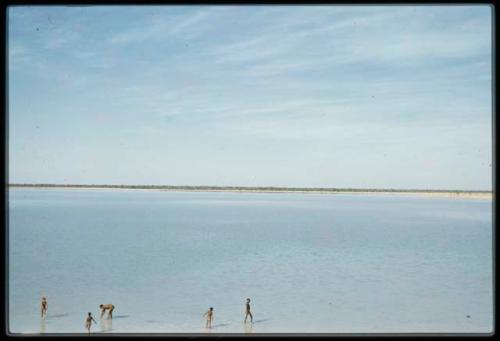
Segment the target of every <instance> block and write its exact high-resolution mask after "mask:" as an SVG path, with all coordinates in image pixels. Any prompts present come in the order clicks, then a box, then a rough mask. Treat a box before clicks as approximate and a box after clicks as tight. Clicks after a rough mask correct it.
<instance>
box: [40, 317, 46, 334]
mask: <svg viewBox="0 0 500 341" xmlns="http://www.w3.org/2000/svg"><path fill="white" fill-rule="evenodd" d="M44 333H45V319H40V334H44Z"/></svg>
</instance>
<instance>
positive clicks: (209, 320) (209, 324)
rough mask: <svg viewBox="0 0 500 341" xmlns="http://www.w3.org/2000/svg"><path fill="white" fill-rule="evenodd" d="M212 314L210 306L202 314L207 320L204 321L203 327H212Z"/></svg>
mask: <svg viewBox="0 0 500 341" xmlns="http://www.w3.org/2000/svg"><path fill="white" fill-rule="evenodd" d="M213 315H214V308H212V307H210V309H208V311H207V312H206V313H205V314H203V316H206V317H207V322H206V323H205V328H212V318H213Z"/></svg>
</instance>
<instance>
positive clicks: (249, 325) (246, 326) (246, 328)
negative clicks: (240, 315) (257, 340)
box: [245, 323, 253, 334]
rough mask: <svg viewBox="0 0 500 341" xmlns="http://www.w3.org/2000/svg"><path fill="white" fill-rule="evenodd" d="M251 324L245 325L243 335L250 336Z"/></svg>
mask: <svg viewBox="0 0 500 341" xmlns="http://www.w3.org/2000/svg"><path fill="white" fill-rule="evenodd" d="M252 326H253V325H252V324H251V323H250V324H248V323H245V334H252V333H253V332H252Z"/></svg>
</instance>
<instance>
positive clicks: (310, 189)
mask: <svg viewBox="0 0 500 341" xmlns="http://www.w3.org/2000/svg"><path fill="white" fill-rule="evenodd" d="M8 186H9V187H67V188H119V189H160V190H162V189H163V190H192V191H200V190H209V191H217V190H221V191H278V192H279V191H283V192H285V191H286V192H290V191H292V192H294V191H295V192H402V193H405V192H419V193H433V192H438V193H492V191H484V190H446V189H392V188H384V189H381V188H333V187H332V188H330V187H274V186H262V187H250V186H248V187H247V186H169V185H96V184H92V185H77V184H8Z"/></svg>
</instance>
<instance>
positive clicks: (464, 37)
mask: <svg viewBox="0 0 500 341" xmlns="http://www.w3.org/2000/svg"><path fill="white" fill-rule="evenodd" d="M8 20H9V24H8V29H9V32H8V39H9V40H8V58H9V64H8V71H9V124H8V128H9V132H8V133H9V139H8V143H9V178H10V179H9V182H10V183H78V184H158V185H219V186H225V185H227V186H294V187H353V188H406V189H413V188H419V189H464V190H491V189H492V168H491V167H492V106H491V101H492V94H491V84H492V78H491V70H492V60H491V53H492V46H491V39H492V38H491V35H492V30H491V24H492V11H491V8H490V7H488V6H485V5H483V6H185V7H181V6H175V7H174V6H156V7H154V6H136V7H132V6H120V7H114V6H90V7H88V6H87V7H76V6H72V7H58V6H45V7H43V6H41V7H10V9H9V12H8Z"/></svg>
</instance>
